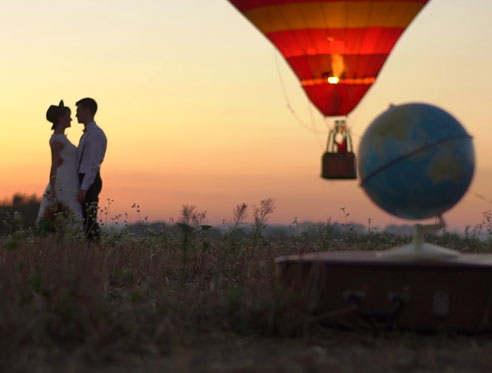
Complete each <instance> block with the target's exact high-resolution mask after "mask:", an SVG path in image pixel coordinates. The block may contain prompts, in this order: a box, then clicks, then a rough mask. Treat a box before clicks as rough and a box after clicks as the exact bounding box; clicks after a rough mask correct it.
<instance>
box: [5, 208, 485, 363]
mask: <svg viewBox="0 0 492 373" xmlns="http://www.w3.org/2000/svg"><path fill="white" fill-rule="evenodd" d="M273 211H274V205H273V202H272V201H271V200H265V201H262V203H261V204H260V205H259V206H254V207H253V218H254V220H253V226H252V227H249V228H248V227H246V226H245V224H244V222H245V220H246V218H247V207H246V205H244V204H242V205H238V206H237V207H236V208H235V209H234V212H233V218H232V220H231V223H230V224H229V226H228V227H229V228H228V229H227V230H226V231H225V232H217V231H215V230H214V228H213V227H210V226H209V225H206V224H204V222H205V218H206V214H205V213H203V212H200V211H198V210H197V209H196V208H195V207H193V206H184V207H183V211H182V216H181V218H180V219H178V222H177V223H176V224H172V225H165V226H164V227H163V228H162V229H159V230H150V228H149V229H148V231H147V233H146V234H143V235H142V234H141V235H134V234H132V233H131V232H129V231H128V230H123V231H119V232H114V233H111V234H106V235H104V237H103V240H102V243H101V245H99V246H97V245H94V246H87V244H86V243H85V242H84V241H83V240H82V239H81V238H80V237H77V235H71V234H67V232H58V233H55V234H51V235H47V236H42V235H38V234H35V233H34V232H32V231H23V230H18V231H11V232H10V233H9V234H8V235H5V236H2V237H0V310H1V311H0V336H2V338H0V351H1V357H0V369H1V368H3V369H9V368H11V367H12V366H17V367H25V368H26V369H27V367H29V366H31V365H32V363H33V361H34V362H36V361H38V362H40V361H42V362H45V363H46V362H47V363H49V362H56V361H58V360H60V359H74V360H77V361H84V362H86V363H87V364H89V365H91V366H92V365H99V364H100V365H104V364H107V363H111V362H115V361H120V360H124V359H125V357H126V356H128V355H135V354H137V355H138V354H142V355H153V356H162V355H166V354H170V353H171V352H172V351H174V350H175V349H177V348H179V346H182V345H183V344H184V343H185V342H186V341H187V340H189V339H190V338H195V337H199V336H207V335H212V334H216V333H225V334H233V335H238V336H255V337H295V336H305V335H309V333H311V332H312V330H313V329H312V328H313V327H315V326H314V325H313V323H312V319H311V318H310V316H309V315H308V314H306V313H305V311H304V310H303V308H302V307H295V306H293V305H295V294H289V293H287V292H286V291H285V289H284V288H283V287H282V286H281V284H279V282H278V279H277V277H276V268H275V263H274V259H275V258H276V257H278V256H282V255H290V254H299V253H303V252H312V251H321V250H334V249H335V250H340V249H345V250H355V249H378V250H381V249H385V248H388V247H391V246H394V245H395V244H400V243H403V242H405V241H408V240H409V238H404V237H403V238H402V237H398V236H395V235H389V234H384V233H378V232H373V231H369V232H367V233H364V234H361V233H357V232H354V231H351V230H350V227H349V226H346V227H345V230H344V231H343V232H342V233H340V231H339V230H336V229H334V226H333V225H332V224H331V223H329V222H327V223H326V224H317V225H313V226H312V227H311V228H310V229H307V230H303V231H302V232H301V231H296V229H295V227H293V234H292V235H290V236H289V237H286V238H285V237H283V238H278V239H267V238H266V237H265V235H264V228H265V227H266V225H267V220H268V217H269V215H270V214H271V213H272V212H273ZM144 228H145V227H144ZM430 239H431V240H432V241H434V242H437V243H439V244H444V245H445V246H448V247H451V248H464V247H466V248H468V250H475V251H485V250H488V249H489V247H490V243H489V242H488V241H481V240H479V239H478V238H476V237H475V238H474V237H472V236H469V237H464V238H463V237H461V236H458V235H454V234H451V233H448V234H444V235H439V236H434V237H430ZM465 244H466V245H465Z"/></svg>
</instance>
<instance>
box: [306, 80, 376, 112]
mask: <svg viewBox="0 0 492 373" xmlns="http://www.w3.org/2000/svg"><path fill="white" fill-rule="evenodd" d="M371 86H372V84H328V83H326V84H319V85H312V86H306V87H303V88H304V91H305V92H306V94H307V95H308V97H309V99H310V100H311V101H312V103H313V104H314V105H315V106H316V107H317V108H318V109H319V110H320V111H321V112H322V113H323V115H325V116H337V115H348V113H350V112H351V111H352V110H353V109H354V108H355V107H356V106H357V104H358V103H359V101H360V100H361V99H362V97H364V95H365V94H366V92H367V91H368V89H369V88H370V87H371Z"/></svg>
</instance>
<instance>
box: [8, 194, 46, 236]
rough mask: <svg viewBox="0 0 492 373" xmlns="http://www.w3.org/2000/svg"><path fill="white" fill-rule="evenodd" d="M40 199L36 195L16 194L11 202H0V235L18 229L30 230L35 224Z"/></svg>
mask: <svg viewBox="0 0 492 373" xmlns="http://www.w3.org/2000/svg"><path fill="white" fill-rule="evenodd" d="M39 205H40V199H39V198H38V197H37V196H36V195H34V194H33V195H31V196H28V195H26V194H20V193H16V194H14V196H13V197H12V200H10V201H9V200H5V201H3V202H0V234H6V233H10V232H11V231H12V230H15V229H19V228H32V227H34V225H35V223H36V218H37V216H38V211H39Z"/></svg>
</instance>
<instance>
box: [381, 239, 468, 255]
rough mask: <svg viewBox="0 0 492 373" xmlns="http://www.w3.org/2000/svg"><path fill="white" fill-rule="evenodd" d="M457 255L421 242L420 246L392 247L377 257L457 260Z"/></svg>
mask: <svg viewBox="0 0 492 373" xmlns="http://www.w3.org/2000/svg"><path fill="white" fill-rule="evenodd" d="M459 255H460V254H459V252H457V251H454V250H451V249H447V248H445V247H442V246H438V245H434V244H431V243H428V242H422V243H421V244H420V245H415V244H414V243H413V242H412V243H409V244H408V245H404V246H398V247H394V248H392V249H388V250H386V251H383V252H380V253H377V256H380V257H389V258H394V257H404V258H413V259H443V258H447V259H450V258H457V257H458V256H459Z"/></svg>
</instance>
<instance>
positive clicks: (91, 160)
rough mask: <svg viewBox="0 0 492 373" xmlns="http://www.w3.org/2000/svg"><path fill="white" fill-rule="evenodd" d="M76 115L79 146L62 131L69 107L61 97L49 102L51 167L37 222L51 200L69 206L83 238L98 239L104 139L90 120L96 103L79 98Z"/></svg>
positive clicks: (67, 207)
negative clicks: (81, 127)
mask: <svg viewBox="0 0 492 373" xmlns="http://www.w3.org/2000/svg"><path fill="white" fill-rule="evenodd" d="M76 106H77V112H76V115H75V116H76V117H77V121H78V122H79V123H82V124H83V125H84V133H83V135H82V137H81V138H80V142H79V146H78V147H76V146H75V145H73V144H72V143H71V142H70V141H69V140H68V138H67V137H66V134H65V129H67V128H68V127H70V123H71V121H72V118H71V110H70V108H69V107H68V106H65V105H64V103H63V100H62V101H60V103H59V104H58V105H51V106H50V107H49V108H48V111H47V112H46V119H47V120H48V121H49V122H51V123H52V124H53V125H52V127H51V129H52V130H53V134H52V135H51V138H50V141H49V143H50V148H51V168H50V177H49V184H48V186H47V187H46V191H45V193H44V194H43V197H42V199H41V206H40V209H39V214H38V222H39V221H40V220H41V219H42V218H43V216H46V211H47V209H49V208H50V206H52V205H53V204H54V203H59V204H61V205H62V206H63V207H64V208H66V209H68V210H69V214H68V216H69V217H70V220H71V221H72V223H73V224H74V225H75V226H77V227H78V228H80V229H81V230H82V229H83V230H84V232H85V235H86V237H87V239H88V240H89V241H91V242H98V241H99V238H100V235H99V226H98V223H97V210H98V206H97V205H98V202H99V193H100V192H101V189H102V179H101V175H100V168H101V163H102V162H103V160H104V155H105V153H106V146H107V140H106V135H105V134H104V132H103V130H102V129H101V128H100V127H99V126H98V125H97V124H96V122H95V121H94V116H95V115H96V112H97V103H96V101H95V100H94V99H92V98H83V99H81V100H79V101H77V103H76Z"/></svg>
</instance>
